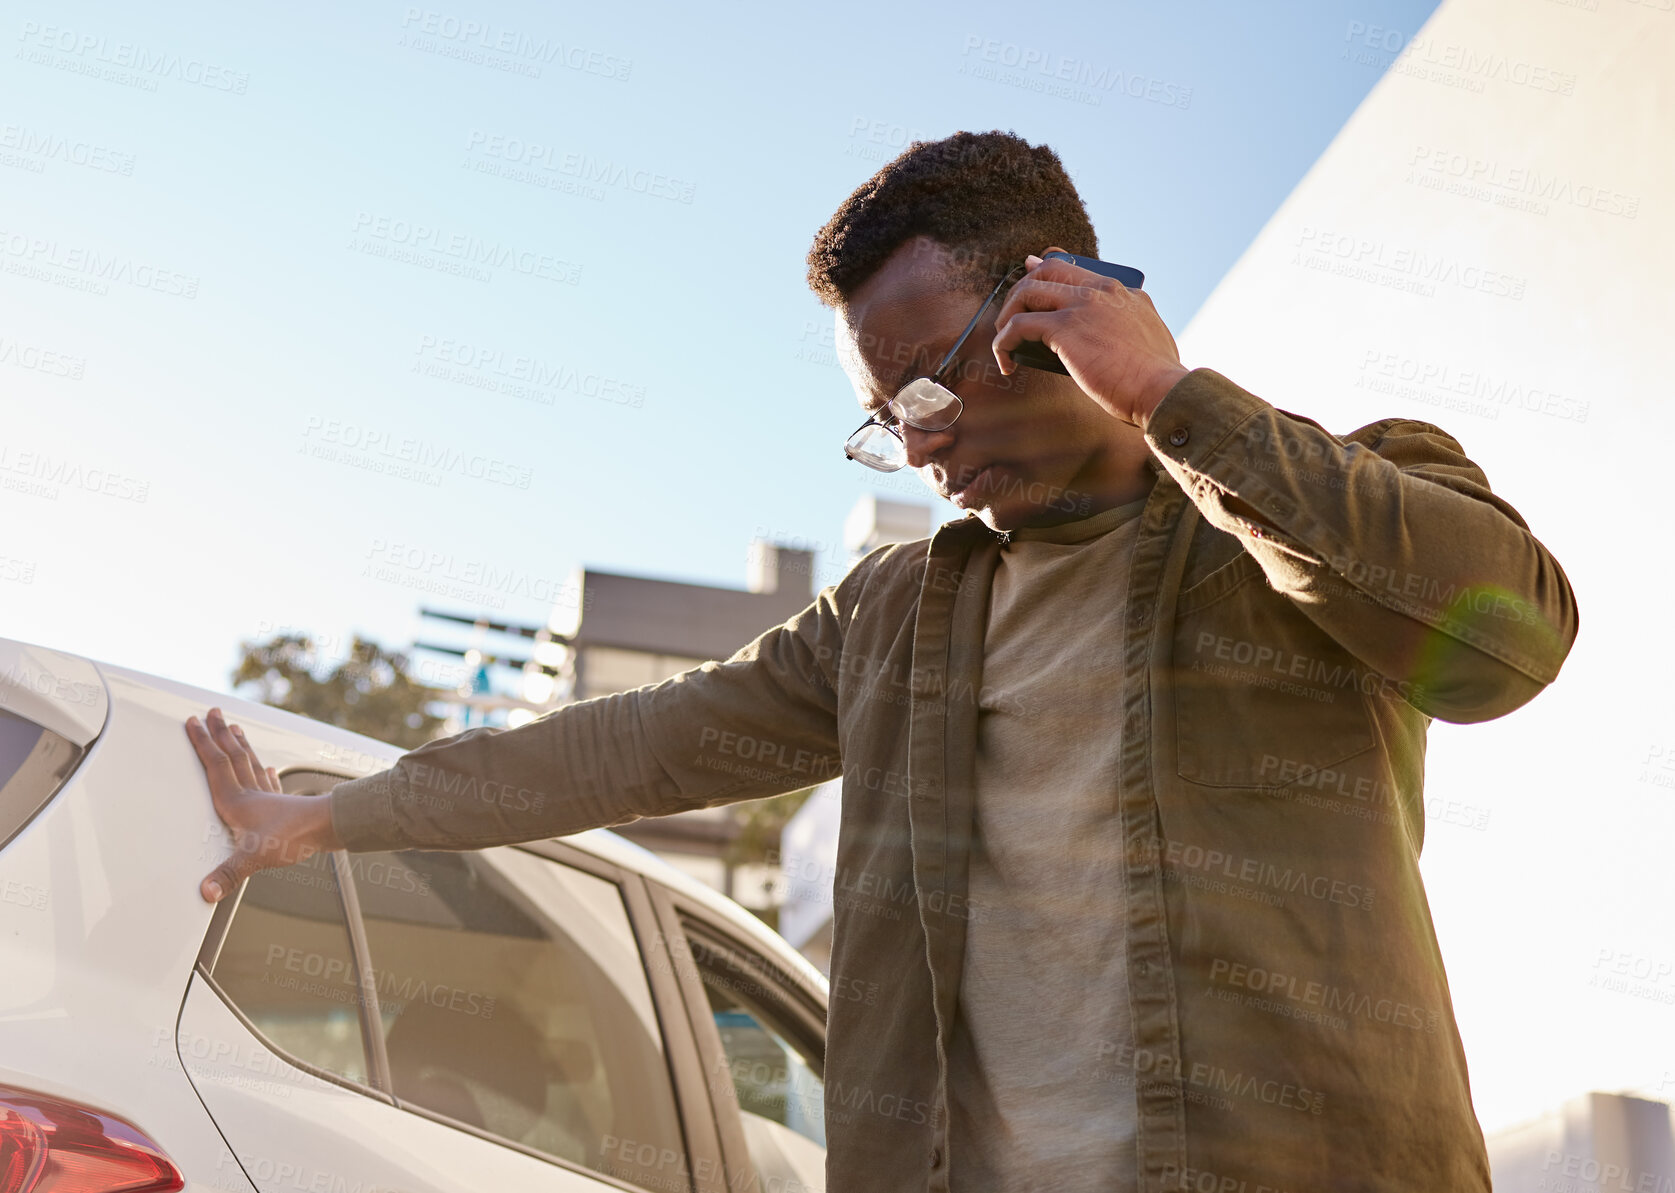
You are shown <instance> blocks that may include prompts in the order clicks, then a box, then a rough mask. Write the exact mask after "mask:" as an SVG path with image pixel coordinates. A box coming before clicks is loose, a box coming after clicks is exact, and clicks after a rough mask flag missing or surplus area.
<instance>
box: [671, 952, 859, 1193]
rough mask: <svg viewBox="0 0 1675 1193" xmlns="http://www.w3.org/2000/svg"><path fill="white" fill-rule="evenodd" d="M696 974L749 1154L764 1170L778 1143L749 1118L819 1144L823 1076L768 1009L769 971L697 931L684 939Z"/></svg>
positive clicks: (821, 1138)
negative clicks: (706, 1000) (742, 1121)
mask: <svg viewBox="0 0 1675 1193" xmlns="http://www.w3.org/2000/svg"><path fill="white" fill-rule="evenodd" d="M688 945H689V947H690V949H691V952H692V959H693V961H694V962H695V963H696V965H697V970H698V977H699V980H700V981H702V982H703V984H704V993H705V995H706V996H708V998H709V1004H710V1013H711V1015H713V1016H714V1018H715V1027H716V1032H717V1033H718V1034H719V1035H720V1037H721V1049H722V1052H723V1053H724V1055H725V1056H726V1062H727V1073H728V1076H729V1078H730V1079H731V1084H732V1092H733V1094H734V1096H735V1097H736V1098H737V1099H738V1105H739V1110H740V1111H741V1112H742V1113H743V1114H744V1115H745V1116H746V1117H747V1122H746V1131H745V1136H746V1139H747V1141H748V1142H749V1144H750V1148H751V1158H752V1159H754V1160H755V1161H756V1163H757V1166H758V1167H759V1168H762V1169H763V1171H764V1173H766V1172H768V1171H769V1170H770V1168H772V1167H775V1166H777V1164H778V1160H777V1158H773V1159H772V1160H771V1162H770V1157H768V1156H766V1155H764V1154H763V1151H764V1149H773V1150H776V1151H777V1150H778V1149H779V1148H780V1147H781V1146H782V1144H781V1142H780V1141H778V1140H777V1138H776V1134H775V1133H774V1132H767V1131H761V1130H754V1129H752V1126H753V1125H752V1124H751V1123H750V1122H749V1121H748V1119H750V1118H755V1119H758V1120H764V1121H766V1122H769V1123H776V1124H778V1125H779V1126H781V1127H784V1128H786V1129H787V1130H789V1131H793V1132H795V1133H796V1134H798V1135H800V1136H802V1137H803V1138H804V1139H806V1140H808V1141H809V1142H810V1143H813V1144H817V1145H818V1146H820V1147H822V1148H823V1147H825V1146H826V1102H825V1097H826V1093H825V1083H824V1082H823V1081H822V1080H821V1078H820V1075H819V1070H818V1069H817V1068H816V1065H815V1062H814V1061H813V1059H812V1058H810V1057H809V1056H807V1055H805V1054H804V1053H803V1051H802V1050H801V1049H800V1048H798V1047H797V1046H796V1045H795V1044H794V1043H792V1041H793V1040H794V1039H795V1035H794V1034H793V1033H791V1032H789V1031H787V1030H786V1029H785V1027H784V1026H783V1025H782V1024H781V1022H780V1019H779V1017H778V1016H776V1015H775V1014H774V1012H773V1011H772V1010H771V1009H770V1008H771V1006H772V1004H773V1002H774V1001H775V999H774V996H773V987H772V984H771V979H770V978H769V977H768V976H767V975H768V974H769V973H771V970H770V969H769V968H768V967H767V966H766V965H765V964H763V963H761V962H756V963H754V964H752V963H751V961H750V960H749V959H748V958H747V957H742V956H740V955H739V954H737V953H735V952H733V951H732V950H730V949H722V948H719V947H716V946H714V945H712V944H710V943H709V942H708V941H707V940H706V939H705V938H704V937H703V936H701V935H694V936H690V937H689V938H688Z"/></svg>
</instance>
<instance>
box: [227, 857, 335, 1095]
mask: <svg viewBox="0 0 1675 1193" xmlns="http://www.w3.org/2000/svg"><path fill="white" fill-rule="evenodd" d="M211 974H212V976H213V977H214V978H215V982H216V984H217V985H218V986H220V987H221V989H222V991H223V992H224V993H225V994H226V996H227V998H228V999H229V1000H230V1001H231V1002H232V1004H233V1005H234V1006H235V1007H237V1008H238V1009H239V1010H240V1011H241V1012H243V1014H244V1016H245V1017H246V1018H247V1019H249V1020H250V1022H251V1023H252V1024H254V1025H255V1027H256V1029H257V1030H258V1031H259V1032H261V1033H262V1035H263V1036H265V1037H266V1038H267V1040H268V1042H269V1043H271V1044H272V1045H273V1046H274V1047H275V1048H276V1049H278V1050H279V1051H280V1052H282V1053H285V1054H286V1055H288V1056H290V1057H291V1058H293V1059H295V1060H300V1061H302V1062H304V1063H305V1064H308V1065H312V1066H313V1067H315V1068H318V1069H323V1070H325V1071H326V1072H328V1073H336V1074H337V1075H338V1076H340V1077H347V1078H349V1079H350V1080H351V1081H358V1082H361V1083H363V1084H364V1083H366V1080H367V1074H366V1051H365V1047H364V1041H363V1038H362V1035H361V1023H360V1002H359V990H360V987H359V984H358V978H357V975H356V970H355V963H354V957H353V953H352V952H351V950H350V946H349V929H348V925H347V922H346V921H345V919H344V915H343V901H342V899H341V898H340V896H339V894H338V887H337V877H336V874H335V873H334V870H333V866H332V862H331V855H329V854H324V853H317V854H315V855H314V856H313V857H311V858H309V859H308V860H307V861H305V862H299V863H297V864H296V865H294V866H286V867H283V868H280V869H274V870H261V871H258V872H257V873H255V874H253V875H251V876H250V878H249V880H248V881H247V882H246V884H245V887H244V897H243V898H242V899H241V900H240V901H239V905H238V910H237V911H236V912H235V913H234V915H233V919H232V923H231V924H230V925H229V926H228V929H227V936H226V939H225V940H224V941H223V942H222V945H221V952H220V954H219V955H218V956H217V957H216V959H215V966H214V969H213V970H212V971H211Z"/></svg>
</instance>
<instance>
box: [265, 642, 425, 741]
mask: <svg viewBox="0 0 1675 1193" xmlns="http://www.w3.org/2000/svg"><path fill="white" fill-rule="evenodd" d="M239 652H240V659H239V665H238V667H237V668H236V669H235V670H234V671H233V677H232V678H233V686H234V688H235V689H242V688H246V687H248V688H250V689H252V691H251V693H250V694H251V695H253V696H254V698H255V699H257V700H259V701H261V702H262V703H263V704H268V705H271V706H273V707H274V708H282V709H285V710H286V711H287V712H294V713H299V714H300V715H302V716H305V717H310V718H312V719H313V720H316V721H323V722H325V723H326V724H328V725H336V726H338V727H339V728H341V729H348V730H351V731H353V732H355V733H364V734H365V735H366V736H368V737H373V738H377V739H378V740H379V741H383V742H388V743H390V744H391V745H393V746H400V747H401V748H402V749H404V750H411V749H414V748H416V747H418V746H422V745H424V744H425V743H426V742H427V741H430V740H431V739H432V738H433V737H435V736H436V733H437V731H438V730H439V729H440V728H441V726H442V718H441V717H438V716H433V715H432V714H431V713H430V712H428V711H427V706H428V705H429V704H430V702H431V701H432V700H435V699H436V698H437V693H436V691H435V690H434V689H432V688H428V687H425V686H424V685H423V684H420V683H417V682H415V681H414V680H413V679H412V678H411V677H410V676H409V675H408V674H407V666H408V660H407V656H406V655H404V654H400V653H398V652H396V651H388V650H385V649H384V648H383V647H382V646H379V645H378V643H376V642H373V641H370V640H369V639H366V638H362V637H361V636H360V635H359V634H357V635H355V640H354V643H353V645H351V646H350V648H349V653H348V655H346V656H345V657H343V658H338V659H328V658H324V657H322V653H321V651H320V650H319V649H318V647H317V646H316V644H315V642H314V640H313V638H311V637H310V636H308V635H307V634H276V635H275V636H274V637H272V638H270V639H268V640H267V641H265V642H240V643H239Z"/></svg>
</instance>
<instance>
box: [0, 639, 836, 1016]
mask: <svg viewBox="0 0 1675 1193" xmlns="http://www.w3.org/2000/svg"><path fill="white" fill-rule="evenodd" d="M145 692H157V693H166V694H168V695H170V696H173V697H184V698H186V699H187V700H189V701H190V702H191V703H193V704H195V705H197V706H200V707H203V708H209V707H211V706H214V707H219V708H221V709H223V710H224V711H225V712H226V713H227V715H228V717H229V719H236V720H239V721H241V722H243V723H245V724H247V725H263V726H267V727H270V728H272V729H274V730H277V731H279V732H282V733H285V734H288V735H292V736H295V737H298V738H304V739H309V740H312V741H314V742H318V743H321V744H322V745H324V746H325V747H328V749H329V752H328V753H326V754H324V755H323V756H324V757H325V758H326V759H328V761H327V762H326V763H324V764H322V763H320V762H317V761H316V762H307V761H292V762H287V763H286V764H285V765H282V766H280V767H279V769H280V771H281V773H289V772H294V771H299V770H310V769H312V770H316V771H326V772H339V773H345V774H347V775H348V776H349V777H361V776H364V775H370V774H376V773H378V772H379V771H381V770H385V769H387V768H388V767H390V766H392V765H393V764H394V763H395V762H396V760H397V759H399V758H400V757H401V756H402V754H403V753H404V752H405V751H403V750H402V749H401V748H399V747H397V746H392V745H390V744H388V743H386V742H381V741H379V740H377V739H376V738H371V737H367V736H365V735H364V734H359V733H354V732H351V731H350V730H347V729H341V728H338V727H337V726H335V725H327V724H325V723H323V722H320V721H315V720H311V719H309V718H308V717H303V716H299V715H297V714H296V713H291V712H286V711H285V710H284V709H279V708H274V707H272V706H271V705H265V704H258V703H256V702H254V701H251V700H246V699H244V698H242V697H238V696H230V695H227V694H226V693H223V692H214V691H211V690H209V689H208V688H199V687H196V686H194V685H191V684H184V683H180V682H179V681H177V680H172V679H167V678H164V677H162V676H158V675H151V674H148V673H146V672H143V671H135V670H133V669H131V668H128V667H119V666H115V665H113V664H110V663H102V662H98V661H96V660H92V659H87V658H85V657H83V656H79V655H75V654H72V653H70V652H66V651H60V650H53V649H50V648H46V647H41V646H36V645H33V644H30V643H24V642H17V641H14V640H12V639H8V638H0V708H4V709H7V710H8V711H12V712H15V713H17V714H19V715H21V716H25V717H27V718H29V719H30V720H33V721H35V722H36V723H37V724H40V725H43V726H45V727H46V728H49V729H52V730H53V731H54V732H57V733H60V734H62V735H63V736H66V737H68V738H70V739H71V740H72V741H75V742H76V744H78V745H85V744H87V743H88V742H89V741H92V740H93V739H94V738H95V737H96V736H97V735H98V734H99V732H100V731H101V730H102V728H103V727H104V726H105V724H106V723H107V718H109V719H116V718H120V717H121V716H122V707H123V705H124V703H125V702H130V701H139V700H142V699H143V696H142V695H141V694H142V693H145ZM556 839H558V840H562V841H564V842H565V843H566V844H568V845H570V846H572V847H574V848H577V849H581V850H583V851H585V852H587V853H589V854H592V855H593V856H595V857H597V858H599V859H600V860H602V861H605V862H608V863H610V864H612V865H616V866H620V867H621V868H623V869H624V870H628V871H631V872H633V873H635V874H639V875H642V876H643V877H645V878H647V879H650V880H652V881H655V882H659V883H661V884H663V885H664V886H665V887H668V888H669V889H671V890H673V891H678V892H679V893H681V894H683V895H685V896H687V897H688V898H690V899H691V900H693V901H694V902H696V903H698V904H700V905H701V906H703V907H704V908H705V909H706V910H708V911H709V912H711V913H712V914H713V915H714V916H716V917H717V918H718V919H721V920H724V921H725V922H726V923H727V924H728V925H730V926H731V927H732V928H734V929H735V930H736V931H738V932H739V933H740V934H741V935H744V936H746V937H749V938H751V939H752V940H754V941H755V942H756V943H757V945H758V946H759V947H761V948H762V949H764V950H766V951H769V952H770V953H771V954H772V956H773V957H774V959H775V960H776V961H778V962H780V963H781V964H787V965H789V966H790V967H791V968H792V969H793V970H794V971H795V973H794V975H793V976H795V977H798V978H800V979H801V980H802V981H804V982H805V983H807V984H809V985H811V986H812V987H813V988H814V989H816V990H818V991H819V992H820V993H821V994H824V993H825V990H826V978H825V975H823V974H822V973H821V972H820V971H819V970H818V969H817V968H815V967H814V965H812V964H811V963H810V962H809V961H808V959H807V958H805V957H804V956H803V955H802V954H801V953H798V952H797V951H796V950H795V949H793V948H791V947H790V945H789V943H788V942H787V941H786V940H785V938H784V937H782V936H780V935H779V934H778V933H777V932H775V931H773V929H771V928H769V927H768V926H767V924H765V923H763V922H762V921H761V920H760V919H758V918H757V917H756V916H754V915H752V914H751V913H750V912H748V911H746V910H745V909H744V908H743V907H741V906H740V905H739V904H738V903H736V902H734V901H733V900H732V899H729V898H727V897H726V896H725V895H723V894H721V893H720V892H719V891H717V890H715V889H713V888H712V887H709V886H706V885H705V884H704V883H702V882H700V881H698V880H697V879H696V878H693V877H692V876H691V875H689V874H687V873H685V872H684V871H682V870H680V869H678V868H677V867H675V866H672V865H670V864H669V863H668V862H666V861H664V860H663V859H662V858H660V857H658V856H657V855H656V854H655V853H653V852H651V850H649V849H646V848H644V847H643V846H640V845H637V844H635V843H634V842H632V841H629V840H627V839H625V838H623V837H620V836H618V835H617V834H616V833H613V832H611V831H609V830H608V829H589V830H587V831H586V832H581V833H574V834H571V835H570V836H566V837H562V838H556Z"/></svg>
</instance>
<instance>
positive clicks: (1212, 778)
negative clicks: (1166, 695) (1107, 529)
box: [1173, 553, 1379, 788]
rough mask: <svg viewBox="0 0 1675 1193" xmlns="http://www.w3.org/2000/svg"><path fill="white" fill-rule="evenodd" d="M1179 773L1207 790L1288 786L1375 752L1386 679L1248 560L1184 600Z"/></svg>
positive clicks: (1179, 629) (1177, 635)
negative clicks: (1372, 704)
mask: <svg viewBox="0 0 1675 1193" xmlns="http://www.w3.org/2000/svg"><path fill="white" fill-rule="evenodd" d="M1173 647H1174V652H1173V677H1174V688H1175V746H1176V772H1177V773H1178V774H1179V775H1180V777H1181V778H1183V779H1186V780H1188V781H1189V782H1193V783H1198V784H1202V785H1204V786H1208V787H1245V788H1268V787H1281V786H1284V781H1283V780H1282V779H1281V776H1282V775H1288V776H1289V775H1296V774H1298V773H1299V772H1300V771H1303V772H1306V770H1308V769H1319V768H1323V767H1330V766H1333V765H1335V764H1337V763H1339V762H1342V761H1344V760H1345V759H1348V758H1351V757H1354V756H1355V755H1356V754H1360V753H1362V752H1363V751H1366V750H1369V749H1371V748H1372V746H1373V744H1374V742H1375V741H1376V740H1377V739H1376V736H1375V734H1374V730H1373V723H1372V718H1371V716H1370V715H1369V713H1368V710H1367V705H1366V696H1365V695H1364V694H1363V693H1364V692H1366V691H1369V690H1371V691H1376V690H1377V684H1378V683H1379V678H1378V676H1377V675H1376V674H1374V673H1372V672H1369V671H1368V670H1367V669H1366V668H1365V667H1364V666H1362V665H1361V664H1360V663H1359V662H1357V661H1356V659H1355V658H1354V657H1353V656H1352V655H1350V654H1349V653H1348V652H1347V651H1345V650H1344V649H1343V648H1342V647H1340V646H1339V645H1338V644H1337V643H1336V642H1334V641H1333V640H1332V639H1331V638H1330V637H1329V636H1328V635H1327V634H1326V633H1325V632H1324V631H1323V630H1321V629H1320V628H1319V627H1317V626H1315V625H1314V623H1312V622H1310V621H1309V620H1308V619H1307V618H1306V617H1305V616H1304V615H1303V614H1302V613H1301V612H1300V611H1298V610H1297V609H1296V608H1295V607H1294V606H1292V605H1291V604H1290V602H1289V601H1287V600H1286V599H1285V598H1284V597H1282V596H1280V595H1279V594H1278V593H1275V592H1273V591H1271V590H1270V589H1269V588H1268V587H1267V585H1266V583H1265V582H1264V580H1263V578H1262V569H1261V568H1260V567H1259V566H1258V565H1257V563H1256V561H1255V560H1254V559H1252V558H1251V557H1250V556H1249V555H1246V554H1243V553H1241V554H1240V555H1239V556H1237V557H1236V558H1235V559H1233V560H1232V562H1230V563H1228V564H1226V565H1224V566H1223V567H1221V568H1219V569H1217V570H1216V571H1215V572H1212V573H1211V574H1210V575H1209V576H1207V577H1205V579H1203V580H1202V581H1200V582H1199V583H1197V584H1195V585H1193V586H1192V588H1190V589H1188V590H1187V591H1186V592H1183V593H1182V594H1181V597H1180V600H1179V602H1178V603H1177V605H1176V609H1175V630H1174V641H1173Z"/></svg>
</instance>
